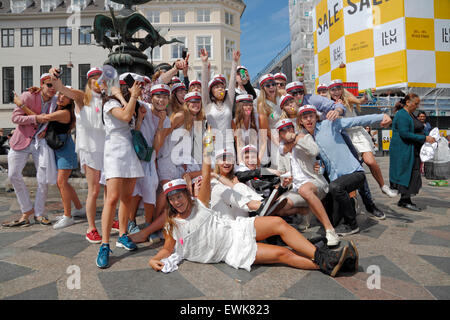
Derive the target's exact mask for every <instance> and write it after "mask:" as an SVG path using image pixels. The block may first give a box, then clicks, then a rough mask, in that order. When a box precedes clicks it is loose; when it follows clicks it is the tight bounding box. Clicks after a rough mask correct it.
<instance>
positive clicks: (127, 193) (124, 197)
mask: <svg viewBox="0 0 450 320" xmlns="http://www.w3.org/2000/svg"><path fill="white" fill-rule="evenodd" d="M135 185H136V178H129V179H128V178H127V179H123V182H122V187H121V189H120V204H119V236H123V235H124V234H126V233H127V226H128V217H129V215H130V212H131V209H132V199H133V191H134V186H135Z"/></svg>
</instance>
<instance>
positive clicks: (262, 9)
mask: <svg viewBox="0 0 450 320" xmlns="http://www.w3.org/2000/svg"><path fill="white" fill-rule="evenodd" d="M244 2H245V4H246V5H247V7H246V8H245V11H244V14H243V15H242V17H241V31H242V33H241V64H242V65H243V66H245V67H246V68H247V69H248V71H249V73H250V77H251V78H252V79H253V77H254V76H256V75H257V74H258V73H259V72H260V71H261V70H262V69H263V68H264V67H265V66H266V65H267V64H268V63H269V62H270V61H271V60H272V59H273V58H275V56H276V55H277V54H278V53H279V52H280V51H281V50H282V49H284V47H285V46H286V45H287V44H288V43H289V42H290V32H289V0H245V1H244Z"/></svg>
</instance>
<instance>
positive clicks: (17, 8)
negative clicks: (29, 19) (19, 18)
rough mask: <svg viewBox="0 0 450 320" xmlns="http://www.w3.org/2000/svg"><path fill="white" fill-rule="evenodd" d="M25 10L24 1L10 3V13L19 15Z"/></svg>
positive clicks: (17, 0)
mask: <svg viewBox="0 0 450 320" xmlns="http://www.w3.org/2000/svg"><path fill="white" fill-rule="evenodd" d="M26 8H27V3H26V1H25V0H13V1H11V12H12V13H21V12H22V11H23V10H25V9H26Z"/></svg>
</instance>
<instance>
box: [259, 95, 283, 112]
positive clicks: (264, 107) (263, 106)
mask: <svg viewBox="0 0 450 320" xmlns="http://www.w3.org/2000/svg"><path fill="white" fill-rule="evenodd" d="M279 97H281V94H280V92H279V91H278V88H277V93H276V94H275V101H272V102H273V103H275V104H276V103H277V98H279ZM267 99H268V98H267V95H266V91H265V90H264V88H261V91H260V94H259V97H258V100H257V105H258V113H259V114H265V115H266V116H267V117H269V116H270V114H271V113H272V112H273V110H272V108H271V107H270V106H269V105H268V104H267V102H266V100H267Z"/></svg>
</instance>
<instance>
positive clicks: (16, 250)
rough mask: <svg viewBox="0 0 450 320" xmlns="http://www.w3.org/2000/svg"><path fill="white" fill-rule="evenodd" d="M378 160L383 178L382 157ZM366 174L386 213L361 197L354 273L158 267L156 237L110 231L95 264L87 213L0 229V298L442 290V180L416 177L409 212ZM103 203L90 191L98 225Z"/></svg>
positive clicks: (350, 295)
mask: <svg viewBox="0 0 450 320" xmlns="http://www.w3.org/2000/svg"><path fill="white" fill-rule="evenodd" d="M377 160H378V162H379V164H380V166H381V168H382V171H383V174H384V177H385V179H386V180H388V177H389V175H388V165H389V158H388V157H384V158H381V157H380V158H377ZM367 171H368V170H367ZM367 178H368V181H369V184H370V187H371V191H372V194H373V196H374V199H375V202H376V204H377V205H378V207H379V208H381V209H383V210H384V212H385V213H386V216H387V219H386V220H384V221H376V220H373V219H371V218H369V216H368V215H366V213H365V212H364V207H363V206H360V208H361V210H360V213H359V215H358V217H357V218H358V222H359V225H360V229H361V232H360V233H359V234H356V235H352V236H349V237H347V238H346V240H350V239H351V240H353V241H354V242H355V243H356V245H357V247H358V251H359V254H360V266H359V270H358V272H357V273H354V274H349V273H347V274H341V275H340V276H339V277H336V278H330V277H328V276H326V275H324V274H323V273H321V272H319V271H303V270H298V269H294V268H289V267H285V266H280V265H273V266H255V267H253V268H252V271H251V272H247V271H245V270H235V269H233V268H231V267H229V266H227V265H226V264H224V263H221V264H207V265H205V264H197V263H192V262H188V261H184V262H183V263H182V264H181V265H180V267H179V270H178V271H176V272H173V273H171V274H163V273H160V272H159V273H158V272H155V271H153V270H152V269H151V268H150V267H149V266H148V260H149V258H150V257H151V256H153V255H154V254H156V252H157V251H158V249H159V248H160V247H161V246H162V244H161V243H160V244H155V245H149V243H144V244H139V249H138V251H136V252H131V253H130V252H127V251H125V250H124V249H120V248H116V247H115V241H116V238H117V234H115V235H113V236H112V239H111V249H112V250H113V254H112V255H111V267H110V268H109V269H106V270H100V269H98V268H97V267H96V265H95V259H96V256H97V252H98V248H99V245H93V244H90V243H88V242H87V241H86V240H85V239H84V235H85V232H86V228H87V222H86V220H85V219H84V218H76V220H77V223H76V224H75V225H73V226H71V227H68V228H65V229H62V230H53V228H52V227H46V226H41V225H32V226H30V227H26V228H19V229H9V228H2V229H0V270H1V272H0V299H20V300H22V299H24V300H26V299H42V300H47V299H49V300H55V299H61V300H67V299H74V300H77V299H100V300H103V299H123V300H128V299H146V300H175V299H194V300H211V299H218V300H222V299H226V300H235V299H240V300H246V299H253V300H264V299H271V300H277V299H282V300H286V299H287V300H291V299H293V300H298V299H310V300H314V299H332V300H334V299H339V300H358V299H362V300H366V299H368V300H385V299H387V300H403V299H407V300H410V299H421V300H435V299H437V300H442V299H444V300H448V299H450V276H449V275H450V249H449V247H450V188H448V187H447V188H446V187H430V186H428V185H427V183H428V181H427V180H426V179H425V178H423V188H422V190H421V192H420V194H419V195H418V196H416V197H415V198H413V202H415V203H416V204H417V205H418V206H419V207H421V208H423V209H424V210H423V211H422V212H418V213H417V212H411V211H409V210H407V209H403V208H399V207H398V206H397V205H396V203H397V201H398V199H397V198H394V199H390V198H388V197H387V196H384V195H383V194H382V193H381V191H380V189H379V188H378V186H377V184H376V182H375V180H374V179H373V177H372V176H371V175H370V173H368V174H367ZM31 190H33V189H31ZM78 194H79V197H80V199H81V200H82V201H83V202H84V200H85V198H86V190H84V189H79V190H78ZM32 195H33V197H34V194H33V193H32ZM102 203H103V201H102V200H99V201H98V208H97V222H96V223H97V227H98V228H99V229H101V222H100V215H101V210H102ZM46 206H47V210H48V215H49V217H50V218H51V220H52V221H53V220H55V219H56V216H57V215H60V214H62V204H61V201H60V197H59V193H58V192H57V189H55V188H52V189H51V191H50V194H49V199H48V201H47V205H46ZM19 215H20V210H19V207H18V203H17V201H16V198H15V194H14V192H10V193H8V192H4V191H2V192H1V193H0V220H1V221H4V220H7V219H12V218H14V217H18V216H19ZM143 222H144V221H143V216H138V223H143ZM318 231H319V226H318V225H316V226H314V225H313V227H312V228H310V229H308V230H307V231H306V232H305V233H304V235H305V236H306V237H308V238H310V237H313V236H316V235H317V232H318ZM72 265H76V266H79V267H80V270H81V283H80V285H81V286H80V289H72V290H70V289H69V288H68V286H67V280H68V278H69V276H70V274H69V273H67V269H68V267H69V266H72ZM374 265H375V266H378V267H379V270H380V271H381V281H380V286H381V288H380V289H372V290H370V289H369V288H368V286H367V283H368V280H369V282H370V283H373V281H372V280H371V278H370V279H369V277H371V276H372V273H368V268H369V267H370V266H374Z"/></svg>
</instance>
